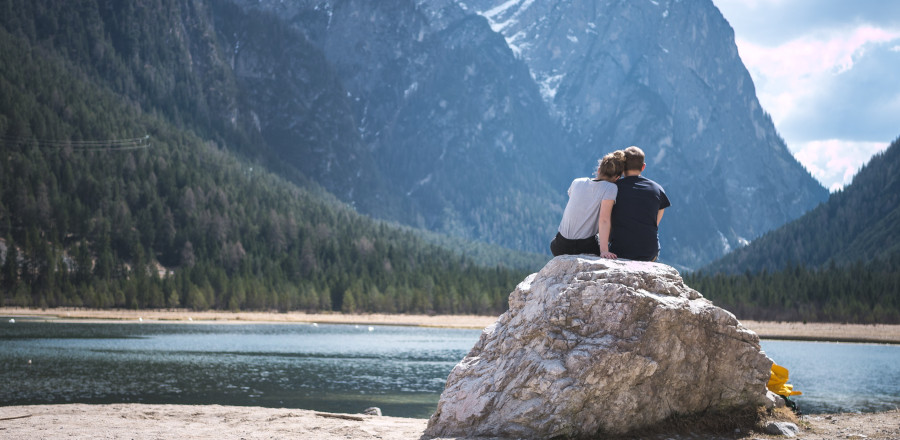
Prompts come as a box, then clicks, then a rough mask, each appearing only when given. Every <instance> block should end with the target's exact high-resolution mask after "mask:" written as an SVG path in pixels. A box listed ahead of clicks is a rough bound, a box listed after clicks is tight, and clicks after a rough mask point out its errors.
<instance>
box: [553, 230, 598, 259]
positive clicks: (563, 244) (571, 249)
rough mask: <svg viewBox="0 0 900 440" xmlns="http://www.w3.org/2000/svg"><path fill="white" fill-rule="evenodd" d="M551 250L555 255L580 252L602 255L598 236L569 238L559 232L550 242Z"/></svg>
mask: <svg viewBox="0 0 900 440" xmlns="http://www.w3.org/2000/svg"><path fill="white" fill-rule="evenodd" d="M550 252H552V253H553V256H554V257H558V256H560V255H578V254H592V255H600V245H599V244H597V238H596V237H588V238H582V239H579V240H569V239H568V238H566V237H563V236H562V234H560V233H559V232H557V233H556V237H554V238H553V241H551V242H550Z"/></svg>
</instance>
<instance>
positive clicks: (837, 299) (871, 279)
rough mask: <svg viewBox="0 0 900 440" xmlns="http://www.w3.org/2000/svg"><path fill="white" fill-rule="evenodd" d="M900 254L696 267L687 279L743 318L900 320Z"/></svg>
mask: <svg viewBox="0 0 900 440" xmlns="http://www.w3.org/2000/svg"><path fill="white" fill-rule="evenodd" d="M898 269H900V254H894V255H893V256H891V257H890V258H886V259H882V260H877V261H873V262H869V263H865V264H864V263H862V262H856V263H853V264H849V265H846V266H837V265H835V264H834V263H833V262H832V263H831V264H829V265H828V266H826V267H823V268H813V267H807V266H802V265H790V266H788V267H786V268H784V269H782V270H778V271H774V272H769V271H766V270H763V271H761V272H750V271H747V272H745V273H743V274H725V273H716V274H709V273H704V272H702V271H701V272H696V273H692V274H688V275H685V277H684V280H685V283H687V284H688V285H689V286H691V287H692V288H694V289H696V290H698V291H699V292H701V293H702V294H703V295H704V296H705V297H706V298H708V299H710V300H712V301H713V302H714V303H715V304H716V305H717V306H719V307H723V308H725V309H726V310H729V311H731V312H732V313H734V314H735V316H737V317H738V318H739V319H753V320H761V321H803V322H844V323H864V324H875V323H881V324H898V323H900V270H898Z"/></svg>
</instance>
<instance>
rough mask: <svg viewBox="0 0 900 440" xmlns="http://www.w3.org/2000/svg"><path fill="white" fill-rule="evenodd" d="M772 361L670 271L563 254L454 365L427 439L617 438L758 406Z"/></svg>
mask: <svg viewBox="0 0 900 440" xmlns="http://www.w3.org/2000/svg"><path fill="white" fill-rule="evenodd" d="M771 365H772V361H771V359H769V358H768V357H767V356H766V355H765V354H764V353H763V352H762V351H761V350H760V345H759V337H758V336H757V335H756V333H754V332H752V331H750V330H748V329H747V328H745V327H743V326H742V325H741V324H740V323H739V322H738V320H737V319H735V317H734V315H732V314H731V313H729V312H728V311H726V310H723V309H721V308H719V307H716V306H714V305H713V304H712V303H711V302H710V301H709V300H707V299H705V298H703V297H702V296H701V295H700V293H698V292H697V291H696V290H693V289H691V288H690V287H688V286H686V285H685V284H684V281H683V280H682V279H681V276H680V275H679V274H678V272H677V271H676V270H675V269H673V268H671V267H669V266H667V265H664V264H658V263H644V262H637V261H615V260H605V259H600V258H591V257H586V256H562V257H557V258H554V259H553V260H551V261H550V262H549V263H547V265H546V266H544V268H543V269H541V271H540V272H538V273H536V274H532V275H529V276H528V277H527V278H526V279H525V280H524V281H522V282H521V283H520V284H519V285H518V286H517V287H516V290H515V291H514V292H513V293H512V294H511V295H510V297H509V311H507V312H506V313H504V314H503V315H501V316H500V318H499V319H498V320H497V321H496V322H495V323H494V324H492V325H491V326H489V327H487V328H486V329H485V330H484V332H483V333H482V334H481V338H480V339H479V340H478V342H477V343H476V344H475V347H474V348H472V351H471V352H469V354H468V355H467V356H466V357H465V359H463V360H462V361H461V362H460V363H459V364H457V365H456V367H454V368H453V371H452V372H451V373H450V377H449V378H448V379H447V385H446V388H445V389H444V392H443V393H442V394H441V398H440V401H439V403H438V406H437V410H436V411H435V413H434V415H432V416H431V419H430V420H429V422H428V428H427V430H426V431H425V434H426V435H428V436H433V437H454V436H485V437H496V436H499V437H525V438H549V437H556V436H567V437H581V436H594V435H598V434H599V435H616V434H623V433H627V432H630V431H633V430H636V429H639V428H642V427H647V426H651V425H653V424H655V423H657V422H661V421H663V420H665V419H667V418H669V417H670V416H677V415H695V414H700V413H705V414H710V413H721V412H726V411H732V410H736V409H744V408H747V407H755V406H759V405H763V404H764V403H765V400H766V391H767V390H766V382H767V381H768V380H769V375H770V368H771Z"/></svg>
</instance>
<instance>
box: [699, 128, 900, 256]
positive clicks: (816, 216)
mask: <svg viewBox="0 0 900 440" xmlns="http://www.w3.org/2000/svg"><path fill="white" fill-rule="evenodd" d="M898 176H900V138H898V139H897V140H895V141H894V142H893V143H891V145H890V146H889V147H888V148H887V149H886V150H885V151H883V152H881V153H878V154H876V155H875V156H873V157H872V159H870V160H869V163H868V164H866V165H865V166H863V167H862V168H861V169H860V170H859V172H858V173H857V174H856V176H855V177H854V178H853V181H852V182H851V183H850V184H849V185H847V186H846V187H845V188H844V189H843V190H840V191H837V192H835V193H833V194H832V195H831V197H829V199H828V201H827V202H825V203H823V204H821V205H819V206H818V207H816V208H815V209H813V210H812V211H810V212H808V213H806V214H805V215H803V216H802V217H800V218H798V219H797V220H794V221H792V222H790V223H788V224H786V225H784V226H782V227H780V228H778V229H776V230H773V231H771V232H769V233H767V234H765V235H764V236H762V237H760V238H759V239H757V240H755V241H753V243H750V245H749V246H746V247H744V248H741V249H738V250H736V251H734V252H731V253H730V254H728V255H726V256H724V257H722V258H721V259H719V260H716V261H715V262H713V263H711V264H709V265H707V266H705V267H704V268H703V272H706V273H720V272H721V273H741V272H745V271H750V272H759V271H762V270H766V271H769V272H772V271H777V270H781V269H783V268H784V267H787V266H789V265H803V266H807V267H811V268H826V267H828V266H829V265H832V264H833V265H836V266H848V265H850V264H852V263H864V264H867V263H871V262H873V261H878V260H882V261H884V260H888V259H890V258H891V257H893V256H900V228H898V226H897V225H898V224H900V177H898Z"/></svg>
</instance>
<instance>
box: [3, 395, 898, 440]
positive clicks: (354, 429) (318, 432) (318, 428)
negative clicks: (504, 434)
mask: <svg viewBox="0 0 900 440" xmlns="http://www.w3.org/2000/svg"><path fill="white" fill-rule="evenodd" d="M898 417H900V411H898V410H891V411H885V412H880V413H838V414H814V415H807V416H803V417H802V418H801V419H800V422H799V423H798V425H799V426H800V428H801V429H800V432H799V433H797V436H796V437H795V438H799V439H820V438H858V439H859V438H862V439H896V438H898V437H900V427H898V424H897V420H898ZM427 423H428V419H412V418H403V417H391V416H372V415H363V414H339V413H325V412H320V411H313V410H306V409H292V408H263V407H252V406H247V407H244V406H224V405H173V404H143V403H113V404H98V405H94V404H83V403H71V404H51V405H19V406H7V407H0V437H3V438H63V437H65V438H110V439H119V438H121V439H135V438H187V439H220V438H223V437H224V438H243V439H271V438H315V439H320V440H338V439H341V440H363V439H382V440H408V439H425V438H428V437H425V436H424V431H425V428H426V426H427ZM646 438H648V439H659V440H661V439H673V438H675V439H685V438H687V439H696V438H705V439H748V440H749V439H782V438H784V437H783V436H779V435H771V434H767V433H763V432H760V431H759V430H758V429H754V430H741V431H739V432H735V433H730V434H725V435H715V434H713V435H706V434H702V433H701V434H700V436H699V437H698V436H696V435H693V434H691V435H687V436H683V435H680V434H672V435H669V434H661V435H652V436H649V437H646ZM444 440H449V439H444ZM456 440H482V439H476V438H470V437H465V438H463V437H459V438H457V439H456Z"/></svg>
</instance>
